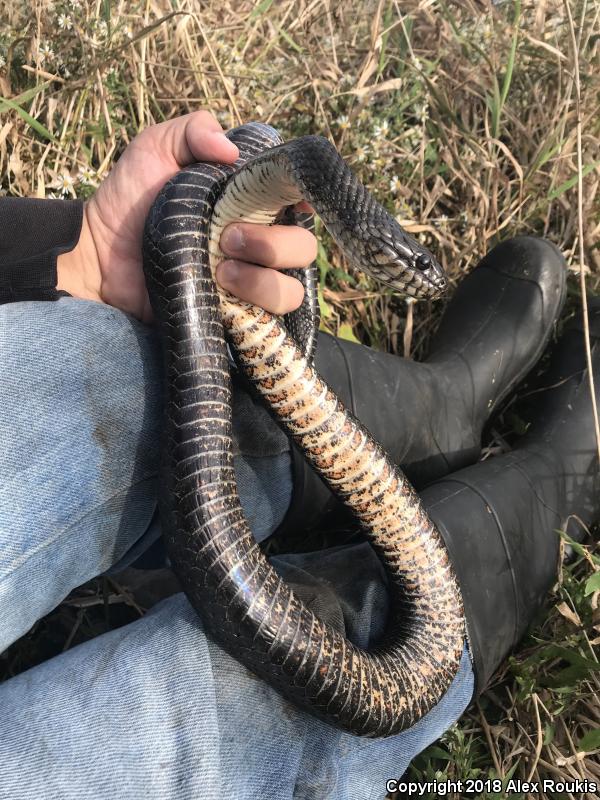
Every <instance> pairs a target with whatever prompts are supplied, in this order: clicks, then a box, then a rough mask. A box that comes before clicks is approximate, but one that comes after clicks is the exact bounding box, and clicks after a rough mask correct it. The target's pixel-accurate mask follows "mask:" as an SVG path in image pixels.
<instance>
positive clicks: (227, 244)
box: [221, 222, 317, 269]
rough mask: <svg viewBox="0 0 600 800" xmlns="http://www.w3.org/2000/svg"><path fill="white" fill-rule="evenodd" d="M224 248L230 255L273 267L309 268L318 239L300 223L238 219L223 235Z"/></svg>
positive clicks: (222, 246) (315, 251) (315, 252)
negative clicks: (268, 222) (273, 223)
mask: <svg viewBox="0 0 600 800" xmlns="http://www.w3.org/2000/svg"><path fill="white" fill-rule="evenodd" d="M221 249H222V250H223V252H224V253H225V255H228V256H230V257H231V258H237V259H241V260H243V261H251V262H253V263H254V264H261V265H262V266H264V267H271V268H272V269H294V268H298V267H307V266H308V265H309V264H311V263H312V262H313V261H314V260H315V258H316V257H317V240H316V239H315V237H314V236H313V234H312V233H311V232H310V231H307V230H305V229H304V228H299V227H298V226H297V225H255V224H252V223H250V222H236V223H233V224H232V225H228V226H227V227H226V228H225V230H224V231H223V233H222V234H221Z"/></svg>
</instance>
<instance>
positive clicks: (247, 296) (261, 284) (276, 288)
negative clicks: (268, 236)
mask: <svg viewBox="0 0 600 800" xmlns="http://www.w3.org/2000/svg"><path fill="white" fill-rule="evenodd" d="M216 274H217V281H218V283H219V285H220V286H222V287H223V288H224V289H227V291H229V292H231V293H232V294H234V295H235V296H236V297H239V298H240V300H245V301H246V302H247V303H253V304H254V305H257V306H260V307H261V308H264V309H266V310H267V311H270V312H271V313H272V314H288V313H289V312H290V311H294V310H295V309H296V308H298V307H299V305H300V304H301V303H302V298H303V297H304V287H303V286H302V284H301V283H300V281H299V280H296V278H292V277H291V275H285V274H284V273H282V272H277V271H276V270H272V269H265V268H264V267H259V266H257V265H256V264H247V263H245V262H243V261H232V260H227V261H222V262H221V263H220V264H219V265H218V266H217V272H216Z"/></svg>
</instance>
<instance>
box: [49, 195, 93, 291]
mask: <svg viewBox="0 0 600 800" xmlns="http://www.w3.org/2000/svg"><path fill="white" fill-rule="evenodd" d="M56 275H57V283H56V288H57V289H58V290H59V291H64V292H68V293H69V294H70V295H72V296H73V297H78V298H80V299H82V300H101V295H100V289H101V284H102V280H101V273H100V261H99V258H98V251H97V248H96V244H95V242H94V236H93V234H92V229H91V227H90V221H89V212H88V203H85V204H84V206H83V217H82V222H81V233H80V234H79V240H78V242H77V244H76V245H75V247H74V248H73V249H72V250H70V251H69V252H68V253H61V255H59V256H58V258H57V260H56Z"/></svg>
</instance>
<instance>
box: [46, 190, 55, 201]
mask: <svg viewBox="0 0 600 800" xmlns="http://www.w3.org/2000/svg"><path fill="white" fill-rule="evenodd" d="M46 197H47V199H48V200H58V197H57V196H56V192H46Z"/></svg>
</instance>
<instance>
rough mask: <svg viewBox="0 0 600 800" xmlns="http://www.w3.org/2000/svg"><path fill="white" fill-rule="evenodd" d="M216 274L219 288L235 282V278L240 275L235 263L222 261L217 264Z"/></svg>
mask: <svg viewBox="0 0 600 800" xmlns="http://www.w3.org/2000/svg"><path fill="white" fill-rule="evenodd" d="M217 272H218V275H217V278H218V279H219V283H220V284H221V286H225V285H226V284H232V283H235V282H236V280H237V277H238V275H239V274H240V268H239V265H238V264H237V262H235V261H223V262H221V264H219V267H218V270H217Z"/></svg>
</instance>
